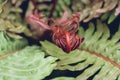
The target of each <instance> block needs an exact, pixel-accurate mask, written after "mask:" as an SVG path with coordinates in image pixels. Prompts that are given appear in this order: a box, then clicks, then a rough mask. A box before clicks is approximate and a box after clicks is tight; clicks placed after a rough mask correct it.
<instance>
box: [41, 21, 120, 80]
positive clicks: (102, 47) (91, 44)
mask: <svg viewBox="0 0 120 80" xmlns="http://www.w3.org/2000/svg"><path fill="white" fill-rule="evenodd" d="M94 26H95V25H93V24H92V23H90V24H89V28H88V29H87V30H84V29H83V28H82V27H80V29H79V32H78V33H79V34H80V35H82V36H84V37H85V41H84V42H83V44H82V45H81V46H80V47H79V48H78V49H77V50H74V51H72V52H70V53H69V54H67V53H65V52H63V51H62V50H61V49H60V48H58V47H57V46H55V45H54V44H52V43H50V42H48V41H44V42H41V44H42V46H43V47H44V48H45V51H46V52H47V53H48V54H49V55H51V56H54V57H57V58H58V59H59V61H58V62H57V66H56V69H59V70H70V71H81V70H82V71H83V72H82V73H81V74H80V75H79V76H77V77H76V80H87V79H88V78H89V77H91V76H93V75H94V77H93V80H115V79H117V78H119V77H120V64H119V62H120V57H119V53H120V43H119V40H120V35H119V34H120V28H119V29H118V31H117V32H116V33H115V34H114V36H111V35H110V31H109V29H108V27H107V26H106V25H105V24H103V23H101V22H100V21H97V27H96V29H95V27H94ZM118 80H119V79H118Z"/></svg>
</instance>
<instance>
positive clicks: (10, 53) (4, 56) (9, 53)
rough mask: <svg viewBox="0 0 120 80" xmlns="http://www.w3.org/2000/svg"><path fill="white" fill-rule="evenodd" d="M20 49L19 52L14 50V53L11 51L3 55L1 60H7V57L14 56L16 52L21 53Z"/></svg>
mask: <svg viewBox="0 0 120 80" xmlns="http://www.w3.org/2000/svg"><path fill="white" fill-rule="evenodd" d="M19 50H20V49H18V50H14V51H11V52H8V53H5V54H4V55H1V56H0V60H2V59H4V58H6V57H8V56H10V55H12V54H14V53H15V52H17V51H19Z"/></svg>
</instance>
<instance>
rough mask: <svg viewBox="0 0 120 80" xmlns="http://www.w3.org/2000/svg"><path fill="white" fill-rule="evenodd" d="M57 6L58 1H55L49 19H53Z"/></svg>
mask: <svg viewBox="0 0 120 80" xmlns="http://www.w3.org/2000/svg"><path fill="white" fill-rule="evenodd" d="M56 5H57V0H53V6H52V8H51V10H50V14H49V18H51V17H52V16H53V13H54V10H55V7H56Z"/></svg>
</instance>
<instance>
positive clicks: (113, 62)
mask: <svg viewBox="0 0 120 80" xmlns="http://www.w3.org/2000/svg"><path fill="white" fill-rule="evenodd" d="M79 50H82V51H86V52H88V53H90V54H93V55H96V56H98V57H100V58H102V59H104V60H105V61H108V62H110V63H111V64H112V65H113V66H116V67H117V68H118V69H120V65H119V64H118V63H116V62H115V61H113V60H112V59H110V58H108V57H106V56H104V55H101V54H99V53H97V52H93V51H89V50H85V49H80V48H79Z"/></svg>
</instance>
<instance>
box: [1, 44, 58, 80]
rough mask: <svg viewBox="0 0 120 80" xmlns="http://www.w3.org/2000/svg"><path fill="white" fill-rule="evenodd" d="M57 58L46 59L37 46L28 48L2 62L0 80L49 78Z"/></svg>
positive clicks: (38, 79)
mask: <svg viewBox="0 0 120 80" xmlns="http://www.w3.org/2000/svg"><path fill="white" fill-rule="evenodd" d="M55 60H56V58H54V57H51V56H49V57H46V58H45V54H44V52H42V51H41V50H40V48H39V47H37V46H27V47H26V48H24V49H22V50H19V51H16V52H15V53H14V54H12V55H10V56H8V57H6V58H4V59H2V60H0V80H42V79H44V78H45V77H46V76H48V75H49V74H50V73H51V72H52V70H53V69H54V67H55V66H56V63H54V62H55Z"/></svg>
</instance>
